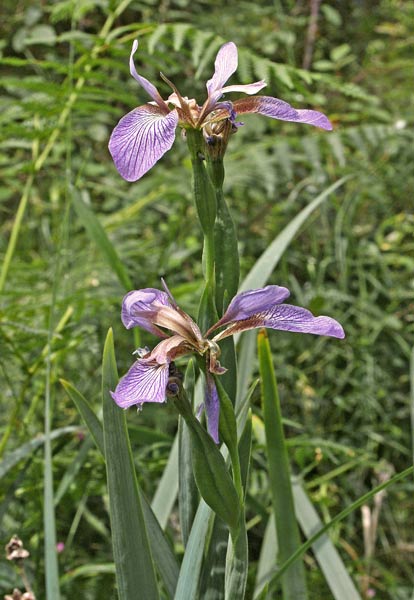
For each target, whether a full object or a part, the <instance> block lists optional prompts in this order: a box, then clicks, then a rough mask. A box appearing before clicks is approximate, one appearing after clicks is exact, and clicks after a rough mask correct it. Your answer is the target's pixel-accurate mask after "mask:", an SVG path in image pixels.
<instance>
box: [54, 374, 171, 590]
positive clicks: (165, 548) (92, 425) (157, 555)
mask: <svg viewBox="0 0 414 600" xmlns="http://www.w3.org/2000/svg"><path fill="white" fill-rule="evenodd" d="M61 383H62V385H63V387H64V388H65V390H66V392H67V394H68V395H69V397H70V398H71V399H72V400H73V401H74V403H75V405H76V407H77V409H78V411H79V413H80V414H81V416H82V418H83V420H84V421H85V424H86V426H87V427H88V429H89V432H90V434H91V435H92V437H93V439H94V441H95V444H96V447H97V448H98V450H99V451H100V452H101V454H102V456H103V457H104V458H105V449H104V438H103V430H102V424H101V422H100V421H99V419H98V417H97V416H96V415H95V413H94V411H93V410H92V408H91V406H90V404H89V402H88V401H87V400H86V398H85V397H84V396H83V395H82V394H81V393H80V392H79V391H78V390H77V389H76V388H75V387H73V386H72V385H71V384H70V383H68V382H67V381H64V380H61ZM140 496H141V502H142V510H143V512H144V518H145V523H146V525H147V531H148V536H149V541H150V544H151V550H152V555H153V557H154V560H155V563H156V565H157V571H158V573H159V574H160V576H161V579H162V580H163V583H164V585H165V589H166V590H167V592H168V594H169V597H170V598H173V597H174V593H175V588H176V585H177V580H178V573H179V567H178V563H177V560H176V558H175V556H174V553H173V551H172V549H171V547H170V544H169V543H168V541H167V540H166V539H165V536H164V533H163V531H162V529H161V527H160V524H159V522H158V521H157V519H156V516H155V515H154V513H153V512H152V510H151V506H150V505H149V503H148V500H147V499H146V498H145V496H144V495H143V494H142V493H141V495H140Z"/></svg>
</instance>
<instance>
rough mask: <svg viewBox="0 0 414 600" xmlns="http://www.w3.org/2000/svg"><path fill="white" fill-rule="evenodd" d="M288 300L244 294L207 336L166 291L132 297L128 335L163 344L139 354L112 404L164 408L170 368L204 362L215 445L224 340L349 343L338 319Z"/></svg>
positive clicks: (126, 303) (273, 289)
mask: <svg viewBox="0 0 414 600" xmlns="http://www.w3.org/2000/svg"><path fill="white" fill-rule="evenodd" d="M288 296H289V290H288V289H287V288H285V287H281V286H277V285H268V286H266V287H264V288H259V289H257V290H250V291H247V292H241V293H240V294H237V295H236V296H235V297H234V298H233V300H232V301H231V302H230V304H229V306H228V308H227V310H226V312H225V314H224V315H223V317H222V318H221V319H220V320H219V321H217V323H215V324H214V325H213V326H212V327H210V329H209V330H208V331H207V332H206V333H204V334H203V333H202V332H201V331H200V329H199V327H198V325H197V324H196V323H195V321H193V319H192V318H191V317H190V316H189V315H187V314H186V313H185V312H184V311H182V310H181V309H180V308H179V307H178V306H177V304H176V302H175V300H174V299H173V297H172V296H171V294H170V293H169V291H168V289H167V288H166V291H160V290H157V289H154V288H145V289H141V290H133V291H131V292H129V293H128V294H127V295H126V296H125V297H124V299H123V302H122V322H123V324H124V325H125V327H126V328H127V329H130V328H132V327H141V328H142V329H145V330H147V331H149V332H151V333H153V334H155V335H156V336H157V337H159V338H161V341H160V342H159V343H158V344H157V345H156V346H155V348H154V349H153V350H152V351H146V350H144V349H140V350H138V352H137V353H138V356H139V358H138V359H137V360H136V361H135V362H134V364H133V365H132V367H131V368H130V369H129V371H128V372H127V373H126V375H124V376H123V377H122V378H121V379H120V381H119V383H118V385H117V387H116V389H115V391H114V392H111V394H112V397H113V399H114V400H115V402H116V403H117V404H118V405H119V406H121V407H122V408H128V407H129V406H132V405H134V404H136V405H138V406H141V405H142V404H144V403H146V402H164V401H165V399H166V388H167V384H168V377H169V371H170V365H171V363H172V362H173V361H174V360H175V359H177V358H179V357H180V356H184V355H187V354H198V355H200V356H205V360H206V378H207V386H206V390H207V398H206V403H205V408H206V413H207V421H208V429H209V432H210V434H211V436H212V437H213V439H214V440H215V441H216V442H217V441H218V411H219V405H218V402H217V399H216V391H215V385H214V380H213V377H212V375H211V374H216V375H220V374H222V373H224V372H225V371H226V369H225V368H224V367H222V366H221V365H220V362H219V356H220V347H219V342H220V341H221V340H223V339H224V338H226V337H228V336H230V335H234V334H235V333H239V332H242V331H247V330H249V329H256V328H259V327H267V328H269V329H279V330H283V331H293V332H300V333H312V334H315V335H324V336H330V337H335V338H341V339H342V338H344V337H345V334H344V330H343V329H342V326H341V325H340V324H339V323H338V322H337V321H335V319H332V318H331V317H326V316H319V317H315V316H313V314H312V313H311V312H310V311H309V310H307V309H305V308H302V307H300V306H294V305H291V304H283V301H284V300H285V299H286V298H288ZM217 331H218V332H217Z"/></svg>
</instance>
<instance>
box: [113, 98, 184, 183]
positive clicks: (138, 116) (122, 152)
mask: <svg viewBox="0 0 414 600" xmlns="http://www.w3.org/2000/svg"><path fill="white" fill-rule="evenodd" d="M177 124H178V114H177V111H176V110H172V111H171V112H169V113H168V114H164V113H163V112H161V110H160V108H159V107H158V106H154V105H153V104H144V106H140V107H138V108H135V109H134V110H132V111H131V112H129V113H128V114H126V115H125V116H124V117H122V119H121V120H120V121H119V123H118V125H117V126H116V127H115V129H114V130H113V132H112V135H111V139H110V140H109V151H110V153H111V155H112V158H113V160H114V163H115V166H116V168H117V169H118V171H119V173H120V174H121V175H122V177H123V178H124V179H126V180H127V181H137V179H139V178H140V177H142V176H143V175H144V174H145V173H146V172H147V171H149V170H150V169H151V167H153V166H154V164H155V163H156V162H157V161H158V160H159V159H160V158H161V157H162V156H163V155H164V154H165V153H166V152H167V151H168V150H169V149H170V148H171V146H172V145H173V143H174V139H175V130H176V127H177Z"/></svg>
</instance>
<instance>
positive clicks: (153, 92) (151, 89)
mask: <svg viewBox="0 0 414 600" xmlns="http://www.w3.org/2000/svg"><path fill="white" fill-rule="evenodd" d="M137 50H138V40H134V43H133V44H132V50H131V54H130V56H129V70H130V73H131V75H132V77H133V78H134V79H135V80H136V81H138V83H139V85H140V86H141V87H142V88H144V90H145V91H146V92H147V94H148V95H149V96H150V97H151V98H152V99H153V100H154V101H155V102H156V103H157V104H158V106H159V107H160V109H161V110H162V112H163V113H164V114H167V113H168V112H169V108H168V105H167V104H166V102H165V101H164V100H163V99H162V98H161V95H160V93H159V91H158V90H157V88H156V87H155V85H153V84H152V83H151V82H150V81H148V79H145V77H142V76H141V75H138V73H137V70H136V68H135V63H134V54H135V52H136V51H137Z"/></svg>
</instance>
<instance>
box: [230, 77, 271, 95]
mask: <svg viewBox="0 0 414 600" xmlns="http://www.w3.org/2000/svg"><path fill="white" fill-rule="evenodd" d="M266 85H267V84H266V82H265V81H264V80H263V79H262V80H261V81H256V82H255V83H246V84H244V85H226V87H223V88H221V92H222V94H227V93H228V92H243V94H249V95H252V94H257V92H260V90H262V89H263V88H264V87H266Z"/></svg>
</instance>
